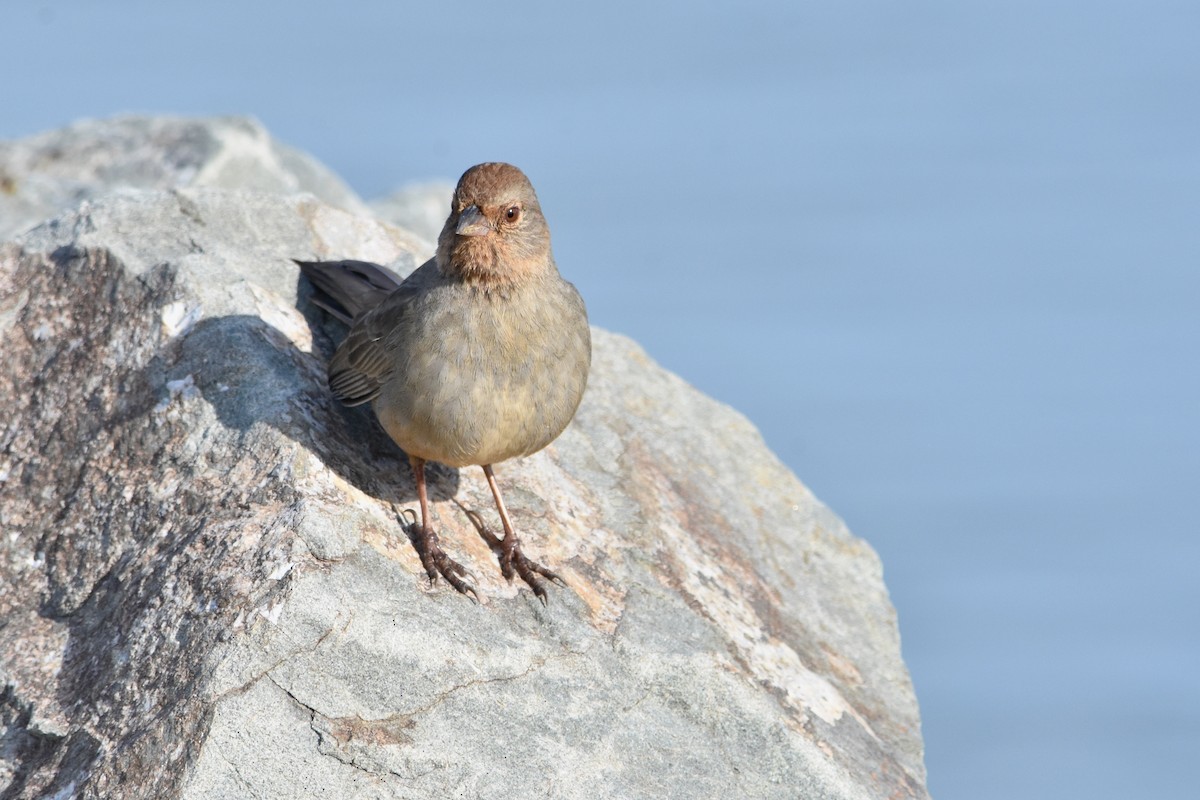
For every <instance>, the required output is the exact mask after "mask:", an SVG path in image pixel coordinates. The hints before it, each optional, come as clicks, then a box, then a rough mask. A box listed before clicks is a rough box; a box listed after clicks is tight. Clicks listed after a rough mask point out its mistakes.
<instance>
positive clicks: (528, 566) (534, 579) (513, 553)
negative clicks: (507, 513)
mask: <svg viewBox="0 0 1200 800" xmlns="http://www.w3.org/2000/svg"><path fill="white" fill-rule="evenodd" d="M500 572H501V574H503V575H504V577H505V578H507V579H508V580H509V581H511V580H512V579H513V575H514V574H516V575H519V576H520V578H521V580H523V581H525V583H526V584H527V585H528V586H529V588H530V589H533V593H534V594H535V595H537V598H538V600H541V601H542V605H546V604H547V603H548V597H547V596H546V587H545V586H544V585H543V584H542V581H541V578H539V577H538V576H539V575H540V576H542V578H545V579H546V580H548V581H550V582H551V583H557V584H558V585H559V586H566V585H567V582H566V581H564V580H563V579H562V578H561V577H559V575H558V573H557V572H554V571H553V570H550V569H547V568H546V567H544V566H542V565H541V564H539V563H538V562H536V561H534V560H533V559H532V558H529V557H528V556H526V555H525V554H524V553H522V552H521V543H520V542H519V541H518V540H517V537H516V536H515V535H513V534H509V535H507V536H505V537H504V539H503V540H501V542H500Z"/></svg>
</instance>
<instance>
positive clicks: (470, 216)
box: [454, 206, 492, 236]
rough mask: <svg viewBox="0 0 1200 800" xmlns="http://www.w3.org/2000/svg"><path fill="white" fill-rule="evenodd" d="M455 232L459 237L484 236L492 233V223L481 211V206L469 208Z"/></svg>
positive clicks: (465, 210) (459, 221)
mask: <svg viewBox="0 0 1200 800" xmlns="http://www.w3.org/2000/svg"><path fill="white" fill-rule="evenodd" d="M454 232H455V233H457V234H458V235H459V236H483V235H485V234H488V233H491V232H492V223H490V222H488V219H487V217H485V216H484V215H483V212H482V211H480V210H479V206H467V207H466V208H464V209H463V212H462V215H461V216H459V218H458V227H456V228H455V229H454Z"/></svg>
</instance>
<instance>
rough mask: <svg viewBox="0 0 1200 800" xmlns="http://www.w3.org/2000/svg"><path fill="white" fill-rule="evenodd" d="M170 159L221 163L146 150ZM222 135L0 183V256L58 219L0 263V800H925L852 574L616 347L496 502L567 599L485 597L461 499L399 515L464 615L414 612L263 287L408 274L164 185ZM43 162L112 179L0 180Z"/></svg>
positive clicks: (913, 722)
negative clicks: (370, 265) (432, 553)
mask: <svg viewBox="0 0 1200 800" xmlns="http://www.w3.org/2000/svg"><path fill="white" fill-rule="evenodd" d="M180 124H183V125H184V127H189V126H190V129H191V130H193V131H197V132H198V133H195V137H197V138H199V139H200V140H203V141H212V140H215V141H218V142H221V141H225V142H226V144H224V145H220V146H215V147H214V148H212V149H210V150H207V151H205V152H206V155H204V156H203V157H200V158H199V159H198V160H196V159H192V158H191V156H190V155H188V154H190V153H192V152H193V151H192V150H189V149H188V147H187V145H186V142H189V141H192V138H191V137H183V138H182V139H181V138H179V137H175V136H166V137H163V138H161V139H156V138H155V137H154V136H153V135H152V132H153V131H156V130H162V128H163V126H166V127H168V128H169V127H171V126H172V125H180ZM242 126H249V127H250V129H252V130H258V129H256V128H255V127H254V125H253V124H252V123H246V122H239V121H230V120H216V121H190V122H185V123H180V121H178V120H166V121H164V120H157V119H149V120H129V119H127V120H122V121H119V123H104V122H100V123H87V124H84V125H79V126H73V127H71V128H68V129H66V130H64V131H61V132H58V133H57V134H44V135H42V136H39V137H35V138H34V139H32V140H27V141H25V142H18V143H15V144H9V145H5V146H4V148H5V149H3V150H2V151H0V153H5V154H7V156H6V158H8V159H9V160H7V161H3V163H4V164H5V165H6V166H5V169H9V170H10V173H9V174H13V173H14V172H16V173H19V174H17V175H16V177H17V178H18V180H17V182H16V186H17V189H16V199H15V200H13V198H12V197H10V198H9V202H10V205H7V206H4V207H3V209H4V213H5V215H6V218H5V219H2V220H0V225H3V226H5V229H6V230H9V231H12V230H16V229H20V228H22V227H25V225H24V223H23V222H19V223H12V219H9V218H7V215H9V214H13V213H14V212H12V211H11V209H13V208H16V209H18V212H15V213H16V216H15V217H13V219H15V218H16V217H19V216H20V215H21V214H27V213H32V212H28V211H21V209H35V208H40V209H43V210H45V209H47V208H49V207H50V206H52V205H55V204H61V203H62V202H64V201H63V198H67V197H70V196H78V197H82V198H84V199H83V200H82V202H81V203H78V204H77V205H76V207H75V208H73V209H71V210H69V211H66V212H65V213H62V214H61V215H60V216H57V217H56V218H54V219H53V220H50V221H48V222H45V223H44V224H42V225H40V226H38V227H36V228H34V229H32V230H29V231H27V232H26V233H24V234H22V235H21V236H19V237H16V238H15V239H13V240H12V241H10V242H8V243H6V244H3V245H0V339H2V346H3V356H2V358H3V360H4V370H3V372H0V403H2V404H3V408H4V409H5V413H4V416H3V418H2V421H0V530H2V531H3V534H2V538H0V797H2V798H5V800H9V799H10V798H35V797H63V798H67V797H74V796H80V797H130V798H142V797H145V798H151V797H153V798H170V797H183V798H234V797H237V798H297V797H341V798H409V797H411V798H418V797H421V798H424V797H444V796H445V797H481V798H492V797H495V798H502V797H503V798H524V797H562V798H628V797H676V798H692V797H695V798H709V797H755V798H774V797H779V798H785V797H786V798H794V797H805V798H885V797H886V798H907V797H917V798H921V797H926V796H927V793H926V790H925V785H924V784H925V774H924V766H923V763H922V745H921V737H920V730H919V718H918V711H917V705H916V700H915V698H914V696H913V691H912V686H911V684H910V682H909V678H908V674H907V672H906V670H905V668H904V664H903V662H902V660H901V657H900V648H899V636H898V632H897V627H896V619H895V614H894V611H893V609H892V607H891V605H890V603H889V601H888V598H887V593H886V590H885V588H884V585H883V580H882V575H881V569H880V565H879V562H878V559H877V557H876V556H875V554H874V553H873V552H872V551H871V549H870V548H869V547H868V546H867V545H866V544H864V543H863V542H862V541H860V540H858V539H856V538H855V537H853V536H852V535H851V534H850V533H849V532H848V531H847V530H846V528H845V526H844V525H843V524H842V523H841V521H840V520H839V519H838V518H837V517H836V516H835V515H834V514H832V513H831V512H830V511H829V510H828V509H827V508H826V507H825V506H823V505H822V504H821V503H820V502H819V501H817V500H816V499H815V498H814V497H813V496H812V494H811V493H810V492H809V491H808V490H807V489H806V488H805V487H804V486H803V485H802V484H801V483H800V482H799V481H798V480H797V479H796V478H795V477H794V476H793V475H792V474H791V473H790V472H789V471H788V470H787V469H786V468H785V467H784V466H783V465H782V464H780V463H779V461H778V460H777V459H776V458H775V457H774V456H773V455H772V454H771V453H770V452H769V451H768V450H767V448H766V447H765V446H764V445H763V443H762V441H761V439H760V437H759V435H758V434H757V432H756V431H755V430H754V428H753V427H752V426H751V425H750V424H749V423H748V422H747V421H746V420H745V419H744V418H743V417H741V416H740V415H738V414H737V413H736V412H734V411H732V410H730V409H729V408H727V407H725V406H722V405H720V404H719V403H716V402H715V401H713V400H710V399H708V398H706V397H704V396H703V395H701V394H699V393H698V392H696V391H695V390H694V389H692V388H691V387H689V386H688V385H687V384H685V383H684V382H683V381H681V380H680V379H679V378H677V377H675V376H673V375H671V374H670V373H668V372H666V371H664V370H663V369H661V368H660V367H658V366H656V365H655V364H654V363H653V362H652V361H650V359H648V358H647V357H646V355H645V354H644V353H643V352H642V351H641V350H640V349H639V348H638V347H637V346H636V345H635V344H633V343H632V342H630V341H629V340H627V339H624V338H622V337H620V336H617V335H614V334H610V333H605V332H603V331H596V332H595V339H594V342H595V365H594V371H593V376H592V380H591V383H590V385H589V389H588V394H587V396H586V397H585V399H584V403H583V406H582V407H581V409H580V412H579V415H578V417H577V418H576V420H575V422H574V423H572V425H571V426H570V427H569V428H568V429H567V431H566V433H564V435H563V436H562V437H561V438H560V439H559V440H558V441H557V442H556V443H555V444H554V445H551V447H550V448H548V449H547V450H546V451H543V452H542V453H539V454H537V455H535V456H532V457H530V458H527V459H524V460H520V461H516V462H509V463H506V464H504V465H501V466H500V467H499V468H498V470H497V473H498V477H499V479H500V480H501V481H502V482H503V483H504V486H505V496H506V499H507V500H508V503H509V506H510V510H511V512H512V514H513V516H514V520H515V521H516V523H517V524H518V526H519V527H520V528H521V530H522V531H523V532H524V536H525V541H526V543H527V547H528V548H529V551H530V554H531V555H532V556H534V557H536V558H538V559H539V560H541V561H543V562H544V563H546V564H548V565H550V566H551V567H552V568H554V569H556V570H559V571H560V572H561V573H562V574H563V575H564V577H565V578H566V580H567V583H568V584H569V588H567V589H563V588H557V589H555V590H554V591H553V592H552V596H551V602H550V604H549V606H548V607H546V608H543V607H542V606H541V604H539V603H538V602H537V601H536V600H534V599H533V597H532V595H531V593H529V592H528V591H526V590H524V589H523V588H522V587H520V586H518V585H510V584H507V583H506V582H504V580H503V579H502V578H501V577H500V576H499V570H498V568H497V565H496V561H495V558H494V556H493V554H492V553H491V551H490V550H489V548H488V546H487V545H486V544H485V542H484V541H483V539H482V538H481V537H480V536H479V535H478V533H477V531H476V530H475V529H474V527H473V525H472V522H471V519H470V518H469V517H468V515H467V513H466V511H468V510H478V511H479V512H480V514H481V515H482V518H483V520H484V522H485V523H486V524H488V525H489V526H492V527H496V526H497V525H498V520H497V519H495V518H494V517H495V512H494V510H492V509H491V505H490V495H489V493H488V489H487V485H486V483H485V482H484V480H483V476H482V473H481V471H480V470H474V469H472V470H464V471H462V472H459V473H456V472H455V471H452V470H448V469H439V470H434V471H433V473H432V486H431V489H432V491H433V494H434V499H435V503H434V514H435V519H436V520H437V522H438V523H439V526H440V530H441V534H442V539H443V543H444V544H445V545H446V546H447V548H448V550H449V551H450V552H451V553H452V554H454V555H456V556H457V557H459V558H460V559H461V560H463V561H464V562H465V563H467V564H468V565H470V566H471V567H472V568H473V569H474V572H475V582H476V585H477V586H478V587H479V588H480V590H481V594H482V595H483V602H482V603H480V604H478V605H476V604H473V603H471V602H470V601H469V600H467V599H466V598H464V597H463V596H460V595H458V594H456V593H455V592H454V591H452V590H451V589H449V588H448V587H447V586H445V584H444V583H442V584H438V585H436V586H432V587H431V586H430V585H429V584H428V582H427V581H426V580H425V579H424V577H423V575H422V572H421V569H420V565H419V562H418V559H417V557H416V554H415V553H414V552H413V550H412V548H411V546H410V544H409V542H408V540H407V538H406V537H405V535H404V532H403V530H402V528H401V526H400V524H399V523H398V521H397V519H396V516H395V514H394V513H393V511H392V509H391V506H390V504H391V503H392V502H395V503H398V504H399V505H400V506H402V507H412V505H413V502H414V489H413V485H412V476H411V474H410V473H409V470H408V467H407V465H406V463H405V459H404V456H403V454H402V453H401V452H400V451H399V450H398V449H397V448H396V447H395V446H394V445H393V444H392V443H391V442H390V440H389V439H388V438H387V436H386V435H385V434H384V433H383V432H382V430H381V429H379V428H378V426H377V425H376V424H375V423H374V421H373V420H372V419H371V417H370V415H369V414H367V413H364V412H362V411H361V410H345V409H341V408H338V407H337V406H336V404H335V403H334V402H333V401H332V400H331V398H330V396H329V394H328V391H327V390H326V388H325V386H324V361H325V359H326V358H327V357H328V354H329V353H330V351H331V349H332V344H333V340H332V338H331V335H330V332H333V328H332V327H331V328H330V332H327V331H326V320H325V318H324V317H323V316H322V315H321V314H320V313H319V312H317V311H315V310H313V309H311V308H310V306H309V304H308V303H306V302H305V298H306V295H307V292H308V288H307V285H306V284H305V283H304V282H303V281H301V280H299V278H298V275H297V273H296V270H295V268H294V266H293V265H292V263H291V262H290V260H289V259H291V258H309V259H311V258H358V259H366V260H372V261H376V262H381V263H391V264H393V265H394V266H395V267H396V268H397V269H398V270H400V271H406V270H409V269H411V268H413V267H414V266H416V261H417V255H416V253H417V252H418V251H419V250H420V249H421V245H420V242H419V240H417V239H415V238H414V237H413V236H412V235H411V234H409V233H407V232H405V231H403V230H400V229H398V228H394V227H391V226H389V225H387V224H386V223H381V222H378V221H376V220H373V219H371V218H370V217H367V216H362V215H360V214H356V213H350V212H351V211H360V210H361V208H360V205H359V201H357V199H355V198H353V197H352V196H350V197H349V198H348V199H345V198H344V199H342V200H337V198H336V197H325V198H324V199H325V200H326V201H331V200H332V201H337V202H338V204H339V205H342V206H344V207H345V208H348V209H350V211H347V210H342V209H338V208H334V207H332V206H331V205H329V204H328V202H322V201H321V200H318V199H317V198H316V197H314V196H313V195H312V194H306V195H294V194H290V192H291V191H293V190H296V189H300V188H307V189H308V190H309V191H310V192H311V191H313V188H314V187H313V186H312V185H304V181H300V180H298V181H297V182H296V183H292V182H290V181H287V180H281V181H280V182H279V184H278V186H275V187H274V188H272V187H271V186H264V185H263V184H262V182H261V181H260V178H261V176H262V175H263V174H266V173H271V172H272V170H274V169H276V167H277V166H278V165H277V164H272V163H269V162H270V157H268V156H264V159H265V161H264V163H263V164H261V165H259V166H260V168H247V170H246V174H248V175H250V176H251V177H253V178H254V180H253V181H251V185H250V186H249V187H245V188H242V189H239V188H237V187H236V186H235V185H233V184H234V183H236V181H234V180H233V177H234V176H233V175H232V173H230V174H229V175H227V176H226V177H225V178H223V179H222V180H220V181H215V182H210V181H200V180H188V179H185V178H184V177H182V176H181V174H180V172H184V171H186V172H188V173H189V174H191V175H193V176H196V175H212V174H216V173H217V172H219V170H218V168H217V166H214V164H216V163H217V162H220V161H221V159H222V158H224V157H225V156H224V155H223V153H225V149H226V148H227V147H228V146H230V145H228V142H227V140H226V139H223V136H224V134H222V133H221V132H222V131H228V130H230V129H231V127H232V129H234V130H237V129H240V128H241V127H242ZM257 135H258V134H255V136H257ZM56 137H58V138H60V139H61V143H57V142H56ZM235 138H236V137H235ZM89 140H93V141H90V143H89ZM275 147H277V146H276V145H267V146H264V147H262V148H261V152H264V153H270V152H272V151H273V149H274V148H275ZM56 148H60V149H61V151H62V152H76V153H87V152H100V151H103V152H106V153H109V154H120V153H133V154H135V155H133V156H130V159H131V163H130V164H127V165H124V166H122V165H121V163H120V162H121V158H120V157H119V156H112V155H110V156H105V158H110V159H111V160H110V161H109V162H108V167H107V168H106V169H105V170H104V172H105V176H102V177H101V178H99V179H97V178H96V174H95V171H94V170H90V169H89V168H88V167H86V165H85V164H84V160H76V161H75V162H73V163H75V164H76V167H75V169H76V171H75V173H74V174H69V173H70V171H69V170H60V171H51V170H50V169H49V168H47V169H45V170H41V171H39V169H38V168H36V167H35V166H30V164H31V163H32V162H30V161H28V160H26V161H25V162H22V163H24V164H25V166H24V167H22V168H21V170H11V164H12V163H14V162H13V161H12V158H11V156H12V153H14V152H18V153H19V152H32V151H34V150H40V151H43V152H50V151H54V150H55V149H56ZM181 149H182V151H183V152H182V153H181V152H180V150H181ZM301 160H302V161H303V162H304V163H306V164H307V165H308V166H307V167H305V170H307V172H308V173H309V174H324V173H323V171H322V170H320V169H319V168H316V167H314V166H313V162H311V161H310V160H308V159H304V158H301ZM180 164H184V165H185V166H183V167H181V166H180ZM464 166H466V165H464ZM55 169H59V168H58V167H56V168H55ZM143 173H149V174H153V175H154V176H155V177H154V178H153V180H148V181H147V182H146V183H145V184H138V183H137V181H132V182H133V183H134V184H136V185H137V186H139V187H141V188H137V190H136V191H134V190H130V189H128V188H120V187H121V186H124V185H126V184H127V183H129V182H131V179H129V178H128V177H127V176H128V175H130V174H143ZM114 176H116V177H114ZM56 182H57V183H56ZM330 185H334V186H336V185H339V184H337V183H336V181H335V182H334V183H332V184H330ZM30 186H34V187H38V188H37V191H36V192H35V195H36V196H34V197H32V198H26V197H24V196H23V195H22V192H23V191H24V188H23V187H30ZM217 187H220V188H217ZM72 193H74V195H72ZM335 194H336V193H335ZM46 198H51V199H49V200H48V199H46ZM559 255H560V257H563V256H565V255H566V254H559ZM565 260H566V259H564V261H565ZM566 271H567V274H568V277H570V269H569V266H568V268H567V270H566ZM334 335H336V332H334Z"/></svg>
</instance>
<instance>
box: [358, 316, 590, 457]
mask: <svg viewBox="0 0 1200 800" xmlns="http://www.w3.org/2000/svg"><path fill="white" fill-rule="evenodd" d="M585 324H586V323H585ZM443 332H444V329H443ZM487 334H491V335H487ZM405 350H406V352H405V353H404V355H403V358H402V363H400V364H397V367H398V369H397V371H396V372H395V373H394V374H393V377H392V378H391V379H390V380H389V381H388V382H387V383H386V384H385V385H384V387H383V393H382V394H381V396H380V398H379V399H378V400H377V401H376V403H375V410H376V414H377V415H378V416H379V420H380V423H381V424H382V425H383V427H384V429H385V430H386V431H387V432H388V434H389V435H390V436H391V437H392V438H393V439H394V440H395V441H396V443H397V444H399V445H400V447H401V448H402V449H403V450H404V451H405V452H406V453H408V454H409V455H414V456H417V457H419V458H424V459H428V460H432V461H440V462H442V463H444V464H448V465H450V466H456V467H461V466H467V465H471V464H494V463H498V462H500V461H504V460H507V459H509V458H514V457H516V456H522V455H528V454H530V453H534V452H537V451H538V450H541V449H542V448H543V447H545V446H546V445H548V444H549V443H550V442H552V441H553V440H554V439H555V438H556V437H557V436H558V435H559V434H560V433H562V431H563V429H564V428H566V426H567V424H568V423H569V422H570V421H571V418H572V417H573V416H574V414H575V409H576V408H577V407H578V405H579V401H580V399H581V398H582V396H583V390H584V386H585V384H586V382H587V368H588V363H587V362H588V361H590V346H589V343H588V342H587V341H586V337H585V338H584V340H583V341H580V336H579V335H578V332H570V334H569V335H568V336H566V337H559V338H558V339H556V340H554V341H541V340H538V339H537V338H536V337H529V336H524V335H500V336H497V335H496V331H494V330H493V331H485V332H482V333H481V332H480V331H471V330H461V329H460V330H458V331H456V332H455V334H454V335H451V336H443V338H442V340H440V341H439V342H438V343H437V345H436V346H428V343H427V344H426V346H414V347H411V348H405Z"/></svg>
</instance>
